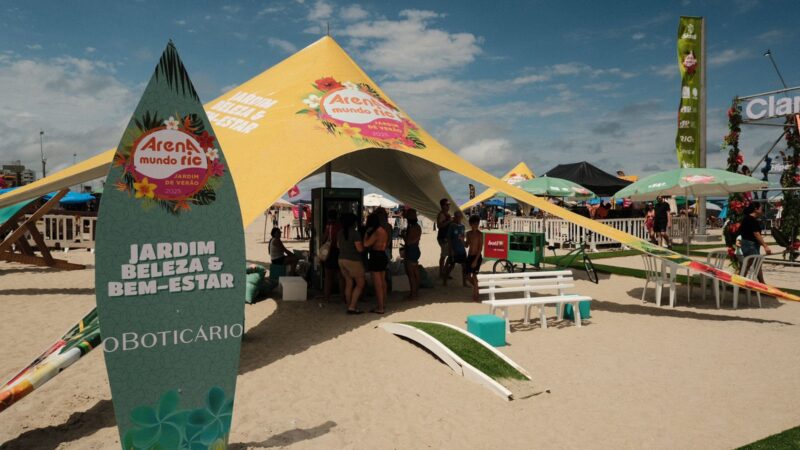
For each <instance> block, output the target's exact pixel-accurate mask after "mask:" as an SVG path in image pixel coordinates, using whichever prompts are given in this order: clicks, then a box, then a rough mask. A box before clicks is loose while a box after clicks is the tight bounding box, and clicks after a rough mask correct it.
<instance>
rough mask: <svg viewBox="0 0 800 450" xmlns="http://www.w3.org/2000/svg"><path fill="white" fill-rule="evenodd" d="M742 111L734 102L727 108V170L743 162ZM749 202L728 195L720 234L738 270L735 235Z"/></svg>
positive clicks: (743, 198)
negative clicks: (740, 141)
mask: <svg viewBox="0 0 800 450" xmlns="http://www.w3.org/2000/svg"><path fill="white" fill-rule="evenodd" d="M741 125H742V113H741V111H739V108H738V107H737V105H736V104H734V105H733V106H731V108H730V109H729V110H728V134H727V135H725V137H724V138H723V141H724V143H723V145H722V147H723V149H724V148H725V147H726V146H727V147H728V169H727V170H728V172H734V173H738V172H739V168H740V166H741V165H742V164H744V156H743V155H742V152H741V151H740V150H739V135H740V134H741V132H742V127H741ZM749 203H750V200H749V198H747V196H745V195H744V194H743V193H738V192H737V193H734V194H731V195H730V196H729V197H728V221H727V224H726V225H725V228H724V229H723V231H722V234H723V236H724V238H725V244H726V245H727V246H728V258H729V259H730V261H731V265H732V266H733V267H734V268H735V269H737V270H738V268H739V260H738V258H737V257H736V249H735V246H736V236H737V235H738V232H739V224H741V223H742V218H743V217H744V209H745V208H746V207H747V205H748V204H749Z"/></svg>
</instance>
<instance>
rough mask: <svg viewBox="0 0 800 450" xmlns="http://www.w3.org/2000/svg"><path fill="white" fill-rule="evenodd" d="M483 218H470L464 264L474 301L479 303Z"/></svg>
mask: <svg viewBox="0 0 800 450" xmlns="http://www.w3.org/2000/svg"><path fill="white" fill-rule="evenodd" d="M480 224H481V218H480V217H478V216H470V218H469V227H470V230H469V231H467V262H466V263H465V264H464V272H465V273H466V274H467V281H468V282H469V283H470V284H471V285H472V301H474V302H477V301H478V272H480V270H481V263H482V262H483V258H482V257H481V251H482V250H483V233H481V230H480Z"/></svg>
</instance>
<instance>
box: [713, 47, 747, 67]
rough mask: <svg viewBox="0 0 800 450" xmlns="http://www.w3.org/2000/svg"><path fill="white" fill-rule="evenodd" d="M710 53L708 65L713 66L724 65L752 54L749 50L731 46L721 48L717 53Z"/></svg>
mask: <svg viewBox="0 0 800 450" xmlns="http://www.w3.org/2000/svg"><path fill="white" fill-rule="evenodd" d="M710 53H711V55H710V56H709V57H708V65H709V66H714V67H718V66H724V65H726V64H730V63H732V62H735V61H738V60H742V59H745V58H748V57H750V56H751V55H752V53H751V52H750V50H747V49H745V50H738V49H732V48H729V49H726V50H723V51H721V52H719V53H714V52H710Z"/></svg>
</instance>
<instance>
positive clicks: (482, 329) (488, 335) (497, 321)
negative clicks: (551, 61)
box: [467, 314, 506, 347]
mask: <svg viewBox="0 0 800 450" xmlns="http://www.w3.org/2000/svg"><path fill="white" fill-rule="evenodd" d="M467 331H469V332H470V333H472V334H474V335H475V336H477V337H479V338H481V339H483V340H484V341H485V342H487V343H488V344H489V345H492V346H494V347H502V346H504V345H506V321H505V320H503V319H501V318H500V317H497V316H495V315H494V314H479V315H474V316H467Z"/></svg>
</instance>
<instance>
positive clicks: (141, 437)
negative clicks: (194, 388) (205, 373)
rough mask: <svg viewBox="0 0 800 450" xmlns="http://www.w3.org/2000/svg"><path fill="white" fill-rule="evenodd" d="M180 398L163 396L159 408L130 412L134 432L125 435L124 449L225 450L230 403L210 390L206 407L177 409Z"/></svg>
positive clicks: (171, 393) (173, 394)
mask: <svg viewBox="0 0 800 450" xmlns="http://www.w3.org/2000/svg"><path fill="white" fill-rule="evenodd" d="M178 403H180V394H178V393H177V392H176V391H169V392H167V393H165V394H164V395H163V396H162V397H161V400H160V401H159V402H158V406H157V407H155V408H153V407H150V406H140V407H138V408H136V409H134V410H133V411H131V422H133V428H132V429H131V430H129V431H128V432H127V433H125V439H124V442H123V448H125V449H134V450H155V449H173V448H174V449H187V450H225V449H227V448H228V443H227V442H228V434H229V433H230V431H231V418H232V416H233V399H228V400H226V399H225V392H224V391H223V390H222V389H220V388H218V387H213V388H211V389H210V390H209V391H208V393H207V394H206V406H205V407H201V408H197V409H178Z"/></svg>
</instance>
